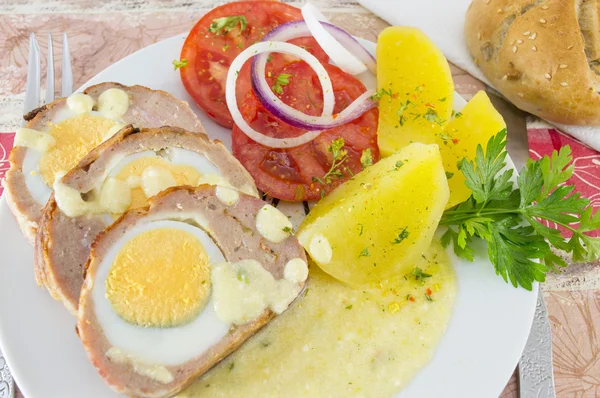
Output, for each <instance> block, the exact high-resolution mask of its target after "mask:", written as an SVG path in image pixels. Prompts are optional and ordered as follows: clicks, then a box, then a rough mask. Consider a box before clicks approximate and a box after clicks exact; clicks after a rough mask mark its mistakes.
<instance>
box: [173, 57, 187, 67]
mask: <svg viewBox="0 0 600 398" xmlns="http://www.w3.org/2000/svg"><path fill="white" fill-rule="evenodd" d="M172 64H173V70H177V69H179V68H183V67H185V66H187V64H188V60H187V59H185V58H181V59H174V60H173V62H172Z"/></svg>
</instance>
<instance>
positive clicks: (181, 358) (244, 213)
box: [77, 185, 308, 397]
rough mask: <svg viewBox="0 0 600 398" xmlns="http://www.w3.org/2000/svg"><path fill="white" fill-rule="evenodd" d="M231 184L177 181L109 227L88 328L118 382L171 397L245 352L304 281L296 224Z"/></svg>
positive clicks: (138, 392)
mask: <svg viewBox="0 0 600 398" xmlns="http://www.w3.org/2000/svg"><path fill="white" fill-rule="evenodd" d="M219 190H220V187H216V188H215V187H214V186H209V185H202V186H199V187H197V188H191V187H178V188H171V189H169V190H167V191H165V192H163V193H161V194H159V195H158V196H155V197H153V198H152V199H151V200H150V206H149V207H148V208H146V209H138V210H131V211H129V212H127V213H126V214H125V215H124V216H123V217H122V218H121V219H119V221H117V222H116V223H114V224H113V225H111V226H110V227H108V228H107V229H106V230H105V231H104V232H103V233H101V234H100V235H99V236H98V238H97V239H96V241H95V242H94V244H93V248H92V251H91V254H90V257H89V260H88V262H87V264H86V276H85V281H84V284H83V288H82V291H81V301H80V304H79V315H78V322H77V330H78V334H79V337H80V338H81V341H82V342H83V345H84V347H85V349H86V351H87V354H88V357H89V359H90V360H91V362H92V364H93V365H94V366H95V367H96V369H97V370H98V372H99V374H100V376H101V377H102V378H103V379H104V380H105V381H106V382H107V383H108V384H109V385H110V386H111V387H112V388H113V389H114V390H115V391H117V392H119V393H123V394H127V395H131V396H136V397H167V396H171V395H172V394H175V393H177V392H179V391H180V390H181V389H182V388H184V387H185V386H187V385H188V384H190V383H191V382H192V381H193V380H194V379H195V378H197V377H198V376H200V375H202V374H203V373H205V372H206V371H208V370H209V369H210V368H211V367H212V366H214V365H215V364H216V363H218V362H219V361H220V360H221V359H223V358H224V357H226V356H227V355H229V354H230V353H231V352H233V351H234V350H236V349H237V348H238V347H239V346H240V345H241V344H242V343H243V342H244V341H245V340H246V339H247V338H249V337H250V336H251V335H252V334H253V333H255V332H256V331H257V330H258V329H260V328H261V327H262V326H263V325H265V324H266V323H267V322H268V321H269V320H270V319H272V318H273V317H274V316H276V314H280V313H282V312H283V311H285V310H286V309H287V308H288V306H289V305H290V303H291V302H292V301H293V300H294V299H295V298H296V297H297V296H298V295H299V294H300V292H301V291H302V289H303V288H304V284H305V281H306V278H307V276H308V267H307V262H306V257H305V253H304V250H303V249H302V247H301V246H300V244H299V243H298V240H297V239H296V237H294V236H293V234H292V229H291V223H290V221H289V220H288V218H287V217H286V216H285V215H283V214H282V213H281V212H280V211H279V210H277V209H275V208H274V207H272V206H271V205H268V204H266V203H265V202H264V201H262V200H260V199H258V198H256V197H253V196H249V195H246V194H243V193H237V192H235V191H228V192H227V194H226V195H223V193H222V192H219Z"/></svg>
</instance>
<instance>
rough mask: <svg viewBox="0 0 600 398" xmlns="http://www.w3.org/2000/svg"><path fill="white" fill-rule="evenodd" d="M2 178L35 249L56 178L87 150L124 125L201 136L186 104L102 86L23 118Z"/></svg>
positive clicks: (167, 96) (139, 90)
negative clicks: (178, 129) (172, 129)
mask: <svg viewBox="0 0 600 398" xmlns="http://www.w3.org/2000/svg"><path fill="white" fill-rule="evenodd" d="M25 119H26V120H27V121H28V123H27V125H26V126H25V128H22V129H19V130H18V131H17V134H16V136H15V144H14V148H13V150H12V152H11V154H10V158H9V160H10V170H9V171H8V173H7V174H6V181H5V188H6V193H5V195H6V199H7V203H8V205H9V207H10V209H11V210H12V212H13V214H14V215H15V217H16V218H17V221H18V223H19V226H20V227H21V230H22V231H23V233H24V235H25V237H26V238H27V240H28V241H29V242H30V243H32V244H33V242H34V239H35V234H36V230H37V227H38V223H39V221H40V217H41V215H42V209H43V208H44V206H45V205H46V202H47V201H48V198H49V197H50V194H51V192H52V185H53V183H54V180H55V176H56V174H57V173H60V172H66V171H69V170H70V169H71V168H72V167H73V166H75V165H76V164H77V163H78V162H79V160H81V158H82V157H83V156H85V154H87V153H88V152H89V151H90V150H91V149H93V148H94V147H96V146H97V145H98V144H100V143H101V142H103V141H104V140H106V139H107V138H109V137H110V136H111V135H112V134H114V133H115V132H117V131H118V130H119V129H120V128H122V127H123V126H124V125H127V124H133V125H135V126H139V127H161V126H177V127H182V128H184V129H186V130H188V131H193V132H204V128H203V127H202V125H201V124H200V121H199V120H198V118H197V117H196V115H195V114H194V112H193V111H192V110H191V108H190V107H189V105H188V104H187V103H186V102H184V101H179V100H177V99H176V98H174V97H173V96H172V95H170V94H169V93H166V92H164V91H156V90H151V89H149V88H146V87H142V86H131V87H128V86H123V85H121V84H118V83H102V84H98V85H96V86H92V87H89V88H88V89H86V90H85V91H84V93H75V94H73V95H71V96H70V97H69V98H60V99H57V100H56V101H53V102H51V103H49V104H47V105H44V106H42V107H40V108H38V109H36V110H34V111H32V112H30V113H29V114H27V115H25Z"/></svg>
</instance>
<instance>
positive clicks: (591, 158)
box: [0, 0, 600, 398]
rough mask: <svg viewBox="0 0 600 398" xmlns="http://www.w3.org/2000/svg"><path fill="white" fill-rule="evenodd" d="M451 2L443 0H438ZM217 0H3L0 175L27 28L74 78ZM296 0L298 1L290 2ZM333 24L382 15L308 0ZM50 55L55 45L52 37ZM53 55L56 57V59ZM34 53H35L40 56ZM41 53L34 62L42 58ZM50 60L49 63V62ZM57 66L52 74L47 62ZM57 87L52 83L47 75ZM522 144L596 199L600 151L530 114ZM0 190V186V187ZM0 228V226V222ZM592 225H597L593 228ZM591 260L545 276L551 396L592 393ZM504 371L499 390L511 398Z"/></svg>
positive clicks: (598, 275) (372, 28)
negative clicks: (553, 161) (563, 161)
mask: <svg viewBox="0 0 600 398" xmlns="http://www.w3.org/2000/svg"><path fill="white" fill-rule="evenodd" d="M446 1H451V0H446ZM220 3H221V2H220V1H218V0H195V1H187V0H164V1H160V0H105V1H102V0H4V1H2V5H0V52H1V54H2V57H1V58H0V131H4V132H5V133H0V179H1V178H2V177H3V175H4V173H5V172H6V170H7V169H8V161H7V158H8V154H9V152H10V149H11V147H12V140H13V136H14V134H13V133H11V132H14V131H15V130H16V129H17V128H18V127H19V126H20V122H21V119H20V117H21V113H22V106H23V98H24V94H23V92H24V89H25V79H26V73H27V67H26V66H27V51H28V36H29V33H30V32H35V33H36V35H37V36H38V40H39V42H40V47H41V51H42V53H43V54H44V56H42V60H45V53H46V49H47V40H46V36H47V34H48V33H52V34H53V35H55V37H56V38H59V37H60V34H61V33H62V32H67V33H68V35H69V43H70V47H71V55H72V63H73V69H74V81H75V87H77V86H79V85H80V84H82V83H84V82H85V81H87V80H88V79H90V78H91V77H92V76H94V75H95V74H96V73H98V72H100V71H101V70H103V69H104V68H106V67H107V66H108V65H110V64H112V63H114V62H116V61H118V60H119V59H121V58H123V57H125V56H127V55H128V54H131V53H132V52H134V51H136V50H139V49H140V48H143V47H146V46H148V45H150V44H152V43H155V42H157V41H159V40H162V39H165V38H168V37H171V36H174V35H176V34H179V33H182V32H186V31H188V30H189V29H190V28H191V27H192V26H193V24H194V22H195V21H196V20H198V18H199V17H200V16H201V15H203V14H204V13H205V12H206V11H208V10H209V9H211V8H212V7H214V6H215V5H217V4H220ZM291 3H292V4H295V5H300V4H301V2H300V1H292V2H291ZM313 3H314V4H315V5H317V6H318V7H319V8H321V9H322V10H324V11H325V14H326V15H327V16H328V17H329V18H330V19H331V20H332V22H334V23H335V24H337V25H339V26H341V27H343V28H345V29H347V30H349V31H350V32H352V33H353V34H355V35H357V36H360V37H364V38H365V39H369V40H373V41H375V40H376V38H377V34H378V32H379V31H381V29H383V28H384V27H385V26H386V25H387V24H386V23H385V22H383V21H382V20H380V19H379V18H377V17H375V16H374V15H373V14H371V13H370V12H368V11H367V10H365V9H363V8H362V7H360V6H358V5H357V4H356V2H354V1H352V0H316V1H315V0H313ZM55 52H56V53H57V54H56V55H55V56H56V57H57V58H58V57H60V52H61V48H60V46H59V45H58V41H57V44H56V45H55ZM59 59H60V58H59ZM43 62H44V61H43ZM43 62H42V71H44V70H45V64H44V63H43ZM57 66H58V65H57ZM452 72H453V75H454V77H455V82H456V88H457V91H458V92H459V93H461V94H462V95H463V96H465V97H467V98H469V97H470V96H471V95H473V94H474V93H475V92H476V91H477V90H479V89H482V88H484V87H483V84H482V83H481V82H478V81H477V80H475V79H473V78H472V77H471V76H469V75H468V74H466V73H465V72H463V71H461V70H460V69H458V68H453V69H452ZM57 75H58V76H60V73H59V72H58V71H57ZM57 87H60V83H59V82H57ZM529 126H530V129H529V143H530V152H531V156H532V157H533V158H539V157H540V156H543V155H545V154H547V153H550V152H551V151H552V150H553V149H556V148H559V147H560V146H562V145H566V144H569V145H571V147H572V148H573V152H574V158H575V161H574V163H575V175H574V176H573V180H572V183H574V184H575V185H577V188H578V190H579V191H580V192H581V193H582V194H583V195H584V196H587V197H589V198H590V199H592V200H593V201H594V205H595V206H596V207H600V153H598V152H595V151H593V150H591V149H589V148H586V147H585V146H583V145H581V144H579V143H578V142H576V141H574V140H573V139H571V138H569V137H568V136H565V135H563V134H561V133H560V132H558V131H556V130H554V129H551V128H549V126H546V125H544V124H541V123H540V122H538V121H535V120H533V119H532V120H531V123H530V124H529ZM1 192H2V190H1V188H0V194H1ZM0 228H2V226H0ZM598 233H599V234H600V231H599V232H598ZM1 255H2V253H0V256H1ZM598 265H600V264H598V263H594V264H572V265H570V267H569V268H568V270H567V271H565V272H564V273H562V274H560V275H550V276H549V277H548V281H547V282H546V283H545V284H544V286H543V288H544V297H545V299H546V303H547V306H548V312H549V314H550V322H551V325H552V330H553V336H554V340H553V341H554V372H555V377H556V389H557V396H558V397H561V398H562V397H565V398H566V397H573V398H586V397H590V398H591V397H600V337H599V333H600V271H599V270H598ZM517 395H518V394H517V384H516V378H515V376H514V375H513V377H512V378H511V380H510V382H509V383H508V385H507V387H506V389H505V391H504V392H503V394H502V395H501V397H502V398H508V397H511V398H512V397H515V398H516V397H517Z"/></svg>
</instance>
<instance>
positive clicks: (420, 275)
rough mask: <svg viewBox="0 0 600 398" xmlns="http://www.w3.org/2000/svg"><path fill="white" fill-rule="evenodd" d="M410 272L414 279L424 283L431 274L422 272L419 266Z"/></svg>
mask: <svg viewBox="0 0 600 398" xmlns="http://www.w3.org/2000/svg"><path fill="white" fill-rule="evenodd" d="M410 274H411V275H412V276H414V277H415V280H416V281H419V282H421V283H425V279H427V278H431V274H427V273H425V272H423V270H422V269H421V268H419V267H415V268H414V269H413V270H412V272H411V273H410Z"/></svg>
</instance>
